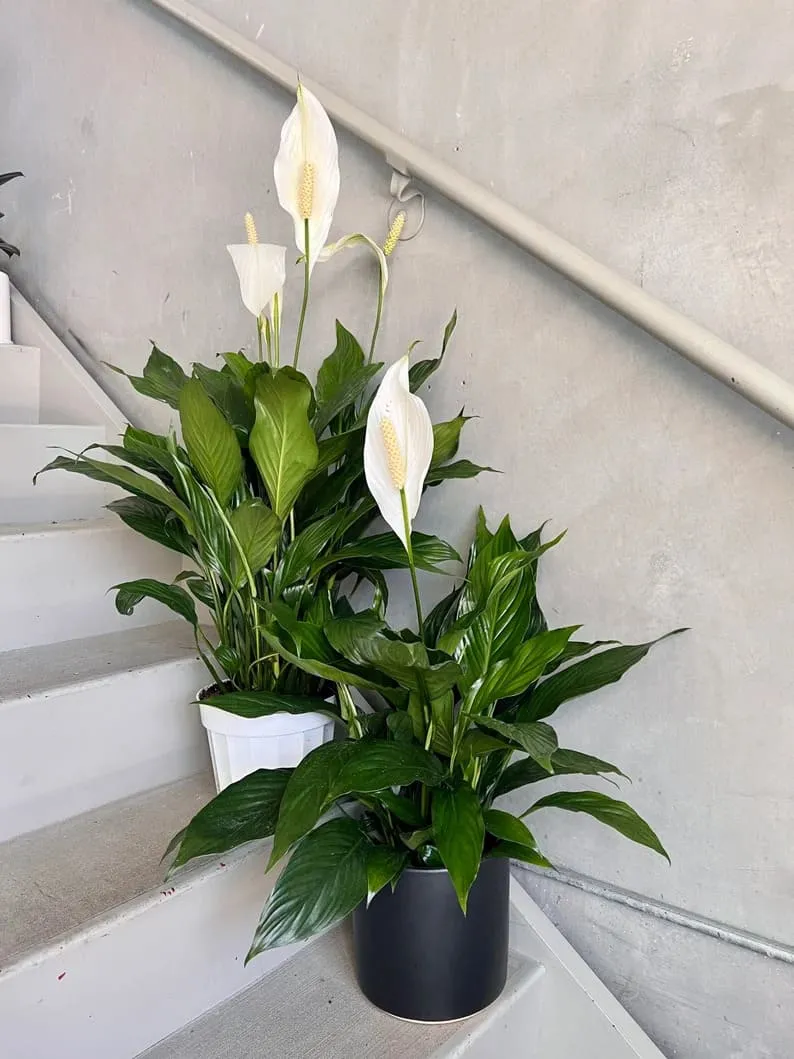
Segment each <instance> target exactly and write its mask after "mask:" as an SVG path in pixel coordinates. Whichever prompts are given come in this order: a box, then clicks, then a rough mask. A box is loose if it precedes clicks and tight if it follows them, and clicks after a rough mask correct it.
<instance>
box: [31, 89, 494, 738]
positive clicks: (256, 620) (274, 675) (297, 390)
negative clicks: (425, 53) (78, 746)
mask: <svg viewBox="0 0 794 1059" xmlns="http://www.w3.org/2000/svg"><path fill="white" fill-rule="evenodd" d="M274 175H275V182H276V187H277V190H278V196H279V201H280V202H281V204H282V205H283V206H284V208H285V210H286V211H287V212H288V213H289V214H290V216H291V218H292V220H293V222H294V228H295V238H296V241H297V243H298V248H299V249H300V251H301V253H302V264H303V273H304V288H303V298H302V301H301V303H300V314H299V319H298V326H297V337H296V340H295V345H294V348H293V349H292V350H290V351H286V350H282V322H283V318H284V315H283V304H284V286H285V282H286V253H287V250H286V247H285V246H283V245H273V244H268V243H260V241H259V235H258V233H257V229H256V225H255V223H254V219H253V217H252V216H251V215H250V214H248V215H246V218H245V230H246V241H245V242H244V243H238V244H231V245H229V246H228V248H227V249H228V252H229V254H230V256H231V259H232V262H233V264H234V268H235V270H236V272H237V276H238V279H239V283H240V294H241V298H242V301H243V304H244V305H245V307H246V308H247V309H248V311H249V312H250V313H251V314H252V316H253V317H254V320H255V331H256V345H255V347H254V348H255V354H254V355H253V356H248V355H246V353H245V352H243V351H234V352H228V353H224V354H222V361H223V363H222V365H221V366H219V367H207V366H205V365H203V364H200V363H196V364H194V365H193V366H192V370H191V372H190V375H188V374H186V373H185V372H184V371H183V369H182V367H181V366H180V365H179V364H178V363H177V362H176V361H175V360H174V359H172V358H171V357H170V356H168V355H167V354H166V353H164V352H163V351H161V350H160V349H158V348H157V347H156V346H154V347H153V348H152V351H151V354H150V356H149V358H148V361H147V363H146V366H145V367H144V369H143V373H142V375H141V376H133V375H130V376H127V377H128V378H129V381H130V383H131V384H132V386H133V387H134V388H135V390H136V391H137V392H138V393H140V394H143V395H145V396H147V397H150V398H153V399H154V400H156V401H158V402H160V403H162V404H165V405H167V406H169V407H170V408H171V409H173V410H174V411H175V412H176V413H177V415H178V421H179V430H178V431H176V430H173V429H172V430H171V431H169V432H167V433H163V434H157V433H153V432H151V431H147V430H143V429H139V428H137V427H132V426H130V427H128V428H127V429H126V431H125V433H124V435H123V438H122V440H121V444H120V445H103V446H90V447H89V448H88V449H86V450H85V451H84V452H82V453H68V454H63V455H59V456H58V457H57V458H56V459H54V460H53V461H52V462H51V463H50V464H49V465H48V466H47V467H45V468H44V470H45V471H51V470H56V469H57V470H63V471H68V472H69V473H72V474H80V475H84V476H86V477H89V478H93V479H96V480H99V481H102V482H107V483H110V484H112V485H115V486H119V487H121V488H122V489H123V490H124V491H125V492H126V494H127V495H125V496H124V497H122V498H121V499H118V500H115V501H114V502H113V503H111V504H110V505H109V508H110V510H111V511H113V512H114V513H115V514H117V515H118V516H119V517H120V518H121V519H122V520H123V521H124V522H125V523H126V524H127V525H128V526H129V527H130V528H131V529H133V530H134V531H136V532H138V533H141V534H142V535H144V536H146V537H148V538H150V539H152V540H154V541H157V542H158V543H159V544H162V545H164V546H165V547H167V548H169V549H171V550H172V551H175V552H177V553H179V554H180V555H182V556H183V557H184V566H185V570H184V572H183V573H181V574H180V575H179V576H178V577H177V578H176V580H175V581H174V582H173V583H171V584H166V583H164V582H161V581H158V580H155V579H153V578H138V579H136V580H133V581H128V582H124V583H123V584H118V585H115V586H114V588H115V590H116V606H117V608H118V610H119V611H120V612H122V613H124V614H130V613H132V612H133V610H134V609H135V607H136V606H138V604H139V603H141V601H142V600H144V599H154V600H157V601H158V602H160V603H161V604H164V605H165V606H166V607H169V608H170V609H171V610H172V611H173V612H174V613H176V614H177V615H178V616H179V617H180V618H183V619H185V620H187V621H188V622H189V624H190V626H191V627H192V629H193V633H194V636H195V640H196V647H197V650H198V652H199V654H200V656H201V658H202V659H203V661H204V663H205V664H206V667H207V670H208V672H209V674H210V677H211V680H212V684H213V687H212V688H211V692H210V693H209V694H208V695H206V696H205V698H204V702H205V703H207V704H209V705H210V706H214V707H217V708H219V709H222V710H224V711H226V712H227V713H228V714H233V715H237V716H238V717H241V718H247V719H251V720H253V719H258V718H262V717H269V716H270V715H273V714H279V715H283V714H284V713H285V712H286V713H290V714H294V715H296V716H297V715H306V714H310V713H314V712H318V711H319V712H320V713H324V714H327V713H330V714H331V715H332V716H336V715H338V714H339V713H340V711H341V713H342V714H344V715H345V716H346V717H349V719H350V723H351V725H352V726H353V727H354V728H355V725H356V724H357V721H356V720H355V718H354V717H353V716H352V715H351V713H350V710H351V707H350V704H349V694H348V692H347V690H346V686H345V685H344V684H340V685H339V686H338V687H337V686H336V684H335V681H334V679H333V677H330V676H328V675H327V674H323V673H310V672H308V671H307V670H305V669H303V668H302V667H301V666H300V665H296V664H294V663H292V662H290V661H289V660H288V659H286V658H284V657H282V656H280V655H279V652H278V649H277V646H276V645H277V643H278V641H279V639H280V637H281V636H282V634H283V630H285V629H289V630H291V633H290V635H292V636H294V637H295V640H294V641H291V642H292V643H293V645H294V646H295V648H296V656H299V655H300V654H301V653H302V652H303V651H304V650H306V649H307V647H306V646H305V645H303V643H302V640H301V630H303V629H304V628H305V629H313V628H315V627H317V628H318V629H321V627H322V623H323V622H324V620H325V619H327V618H330V617H332V616H334V615H338V616H341V615H347V614H349V613H351V607H350V604H349V603H348V601H347V598H346V595H345V592H346V591H348V592H352V591H353V589H354V588H355V587H356V586H357V585H358V586H360V585H362V584H369V585H370V586H371V587H372V588H373V590H374V592H375V595H376V597H377V598H378V599H380V600H382V601H383V600H385V599H386V597H387V593H388V589H387V585H386V582H385V580H384V573H383V572H384V571H387V570H391V569H398V568H401V567H402V568H406V567H408V565H409V561H408V557H407V555H406V551H405V548H404V547H403V543H402V542H401V539H400V538H399V537H398V536H395V534H393V533H392V532H391V531H388V532H381V533H370V532H369V531H370V529H371V527H372V523H373V521H374V520H375V518H376V517H377V514H378V512H377V507H376V504H375V502H374V501H373V499H372V497H371V496H370V495H369V493H368V490H367V487H366V483H365V478H364V454H363V439H364V431H365V424H366V417H367V412H368V408H369V403H370V397H369V393H368V391H369V388H370V386H371V383H372V381H373V379H374V378H375V376H376V375H377V374H378V372H379V371H380V369H381V367H382V364H380V363H378V362H375V361H374V359H373V358H374V351H375V341H376V339H377V333H378V328H379V326H380V318H381V312H382V307H383V297H384V294H385V290H386V286H387V283H388V270H387V266H386V257H385V254H384V252H383V250H382V249H381V248H380V247H379V246H377V245H376V244H375V243H374V242H373V241H372V240H370V239H368V238H367V237H365V236H363V235H360V234H354V235H351V236H347V237H345V238H343V239H341V240H339V241H338V242H337V243H332V244H330V245H328V246H326V240H327V237H328V233H329V230H330V226H331V223H332V218H333V211H334V207H335V205H336V200H337V196H338V193H339V166H338V156H337V146H336V138H335V136H334V133H333V129H332V127H331V124H330V122H329V120H328V117H327V115H326V114H325V112H324V110H323V109H322V107H321V106H320V104H319V102H318V101H317V99H316V98H315V97H314V96H313V95H312V94H311V93H310V92H309V91H308V90H307V89H305V88H303V87H300V88H299V89H298V102H297V105H296V107H295V109H294V110H293V112H292V113H291V114H290V116H289V117H288V119H287V121H286V123H285V125H284V128H283V130H282V135H281V145H280V148H279V151H278V155H277V157H276V161H275V166H274ZM395 231H396V229H395ZM390 241H391V243H392V245H391V246H388V245H387V248H388V249H393V242H394V232H392V233H391V237H390V240H387V244H388V243H389V242H390ZM359 244H365V245H367V246H369V247H370V248H371V249H372V250H373V252H374V259H375V261H376V264H377V268H378V288H377V310H376V319H375V325H374V330H373V335H372V338H371V340H370V341H369V345H368V355H365V353H364V351H363V350H362V348H361V346H360V345H359V343H358V341H357V340H356V338H355V337H354V336H353V334H352V333H351V332H350V331H348V330H347V329H346V328H345V327H344V326H343V325H342V324H341V323H339V322H337V324H336V345H335V348H334V349H333V351H332V352H331V353H330V354H329V355H328V356H327V357H326V358H325V360H324V361H323V362H322V364H321V366H320V368H319V370H318V372H317V376H316V380H315V381H314V383H312V382H311V381H310V380H309V378H308V377H307V376H306V375H305V374H303V373H302V372H301V371H300V370H299V368H298V365H299V357H300V350H301V342H302V334H303V323H304V319H305V316H306V311H307V306H308V304H309V292H310V283H311V276H312V271H313V269H314V267H315V265H316V264H317V262H318V261H319V260H327V259H328V258H329V257H331V256H333V255H334V254H335V253H336V252H337V251H338V250H339V249H342V248H344V247H346V246H354V245H359ZM453 327H454V321H453V322H452V323H451V324H450V327H449V328H448V330H447V333H446V334H445V338H444V348H446V344H447V342H448V341H449V338H450V336H451V333H452V329H453ZM441 355H442V356H443V349H442V354H441ZM290 361H291V363H290ZM439 363H440V358H439V359H438V360H430V361H427V362H425V365H424V367H423V366H422V365H417V366H416V372H417V374H415V379H416V380H417V382H421V381H422V380H423V379H424V378H426V377H427V375H428V374H429V373H430V372H431V371H433V370H435V368H436V366H437V365H438V364H439ZM115 370H118V369H115ZM464 423H465V419H464V418H462V417H458V418H457V419H455V420H453V421H452V422H451V423H448V424H441V425H440V427H439V431H440V436H443V438H444V444H443V446H440V447H439V448H438V450H437V451H436V453H435V456H434V457H433V474H434V477H435V481H437V482H440V481H442V480H444V479H446V478H460V477H470V476H472V475H474V474H476V473H478V471H479V470H480V468H478V467H476V466H475V465H474V464H472V463H470V462H469V461H460V460H458V461H456V460H455V459H454V456H455V452H456V450H457V442H456V441H455V443H453V444H451V443H450V441H451V439H452V437H453V435H454V437H455V439H457V437H458V436H459V434H460V430H461V428H462V426H463V425H464ZM103 452H104V454H105V455H106V456H107V457H110V459H107V458H105V459H103V458H101V454H102V453H103ZM411 548H412V558H413V562H414V563H415V564H416V565H419V566H420V567H422V568H424V569H427V570H435V569H437V567H438V564H439V563H444V562H447V561H449V560H453V559H456V558H457V556H456V553H455V551H454V550H453V549H452V548H451V547H450V546H449V545H447V544H446V543H444V542H443V541H441V540H439V539H438V538H436V537H431V536H427V535H424V534H414V536H413V540H412V543H411ZM207 618H209V627H207V625H206V624H205V622H206V619H207ZM329 697H333V698H334V699H335V701H332V702H327V701H325V700H326V699H327V698H329Z"/></svg>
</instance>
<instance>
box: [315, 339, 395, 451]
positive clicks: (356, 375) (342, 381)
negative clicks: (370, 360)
mask: <svg viewBox="0 0 794 1059" xmlns="http://www.w3.org/2000/svg"><path fill="white" fill-rule="evenodd" d="M382 367H383V365H382V364H366V363H365V361H364V353H363V350H362V349H361V346H360V345H359V344H358V342H357V341H356V339H355V337H354V336H353V335H352V334H351V333H350V332H349V331H348V330H347V328H346V327H344V326H343V325H342V324H341V323H340V322H339V321H338V320H337V321H336V348H335V349H334V351H333V353H331V354H330V356H328V357H326V358H325V360H324V361H323V363H322V364H321V365H320V369H319V371H318V372H317V411H316V412H315V415H314V429H315V431H316V433H317V436H318V437H319V436H320V435H321V434H322V433H323V431H324V430H325V429H326V427H327V426H329V424H330V423H331V422H332V420H334V419H335V418H336V416H338V415H339V414H340V412H344V411H345V409H346V408H349V407H350V406H351V405H354V404H355V402H356V401H357V400H358V398H359V397H360V396H361V395H362V393H363V392H364V390H366V388H367V385H368V383H369V382H370V380H371V379H372V378H374V376H375V375H377V374H378V372H379V371H380V369H381V368H382Z"/></svg>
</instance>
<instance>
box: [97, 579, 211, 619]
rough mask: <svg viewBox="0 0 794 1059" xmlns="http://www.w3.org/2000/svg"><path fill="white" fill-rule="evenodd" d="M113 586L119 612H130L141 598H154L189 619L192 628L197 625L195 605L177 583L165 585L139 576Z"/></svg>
mask: <svg viewBox="0 0 794 1059" xmlns="http://www.w3.org/2000/svg"><path fill="white" fill-rule="evenodd" d="M113 588H114V589H115V590H116V610H117V611H118V612H119V614H128V615H129V614H132V612H133V611H134V610H135V608H136V607H137V605H138V604H139V603H140V602H141V601H142V600H144V599H155V600H157V602H158V603H162V604H164V606H166V607H168V608H169V609H170V610H172V611H174V613H175V614H178V615H179V616H180V617H182V618H185V619H186V620H187V621H189V622H190V624H191V625H192V626H193V628H194V629H195V628H196V627H197V626H198V617H197V615H196V606H195V604H194V602H193V600H192V599H191V598H190V596H189V595H188V594H187V592H185V590H184V589H183V588H180V587H179V586H178V585H166V584H164V583H163V582H162V581H155V580H153V579H152V578H150V577H141V578H139V579H138V580H137V581H123V582H122V583H121V584H118V585H113Z"/></svg>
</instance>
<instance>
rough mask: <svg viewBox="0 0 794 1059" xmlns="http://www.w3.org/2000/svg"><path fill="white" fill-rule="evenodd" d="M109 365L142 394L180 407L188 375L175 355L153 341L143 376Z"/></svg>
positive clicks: (173, 406)
mask: <svg viewBox="0 0 794 1059" xmlns="http://www.w3.org/2000/svg"><path fill="white" fill-rule="evenodd" d="M107 367H109V368H110V369H111V370H112V371H115V372H117V373H118V374H119V375H124V376H125V377H126V378H127V379H129V381H130V383H131V384H132V386H133V387H134V389H135V390H137V392H138V393H139V394H142V396H144V397H152V398H153V399H154V400H155V401H162V402H163V403H165V404H168V405H170V406H171V407H172V408H179V395H180V393H181V390H182V387H183V386H184V385H185V383H186V382H187V375H185V373H184V371H183V370H182V368H181V367H180V366H179V364H177V362H176V361H175V360H174V359H173V357H169V356H168V354H167V353H163V351H162V350H161V349H158V348H157V346H156V345H154V343H152V351H151V353H150V354H149V359H148V360H147V361H146V366H145V367H144V369H143V376H138V375H128V374H127V372H126V371H123V370H122V369H121V368H117V367H115V365H113V364H108V365H107Z"/></svg>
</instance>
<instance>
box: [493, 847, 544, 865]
mask: <svg viewBox="0 0 794 1059" xmlns="http://www.w3.org/2000/svg"><path fill="white" fill-rule="evenodd" d="M486 856H487V857H509V858H510V860H520V861H523V863H524V864H533V865H534V866H535V867H536V868H553V867H554V865H553V864H552V863H551V861H550V860H547V859H546V857H544V856H543V854H542V853H541V852H540V850H539V849H537V848H536V847H533V846H522V845H520V844H519V843H517V842H497V843H496V845H495V846H494V847H493V848H492V849H490V850H489V851H488V853H486Z"/></svg>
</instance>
